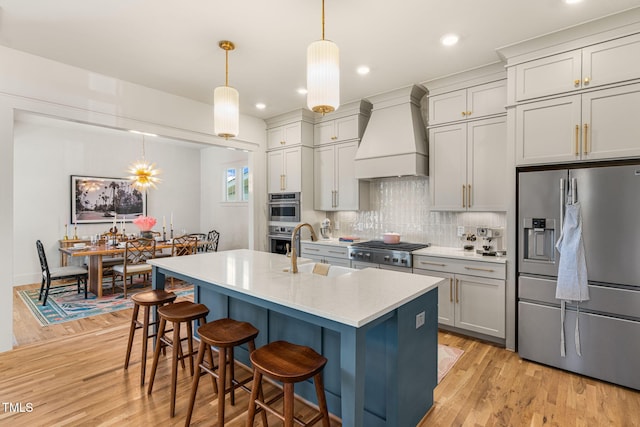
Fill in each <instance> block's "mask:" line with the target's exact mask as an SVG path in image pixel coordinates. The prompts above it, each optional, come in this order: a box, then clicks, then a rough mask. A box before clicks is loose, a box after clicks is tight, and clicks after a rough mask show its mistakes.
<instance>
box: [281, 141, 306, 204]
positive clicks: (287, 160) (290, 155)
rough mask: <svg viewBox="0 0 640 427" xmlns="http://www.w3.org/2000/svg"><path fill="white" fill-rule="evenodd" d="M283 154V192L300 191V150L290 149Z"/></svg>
mask: <svg viewBox="0 0 640 427" xmlns="http://www.w3.org/2000/svg"><path fill="white" fill-rule="evenodd" d="M283 153H284V191H286V192H288V193H290V192H298V191H302V148H301V147H297V148H290V149H287V150H284V151H283Z"/></svg>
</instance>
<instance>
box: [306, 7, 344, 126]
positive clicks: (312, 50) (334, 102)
mask: <svg viewBox="0 0 640 427" xmlns="http://www.w3.org/2000/svg"><path fill="white" fill-rule="evenodd" d="M307 91H308V92H307V106H308V107H309V109H310V110H312V111H314V112H316V113H321V114H323V115H324V114H325V113H330V112H332V111H335V110H337V109H338V107H339V106H340V51H339V49H338V46H337V45H336V44H335V43H334V42H332V41H329V40H325V39H324V0H322V40H318V41H315V42H313V43H311V44H310V45H309V47H308V48H307Z"/></svg>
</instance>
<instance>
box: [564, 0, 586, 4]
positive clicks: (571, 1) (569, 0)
mask: <svg viewBox="0 0 640 427" xmlns="http://www.w3.org/2000/svg"><path fill="white" fill-rule="evenodd" d="M564 2H565V3H566V4H576V3H580V2H582V0H564Z"/></svg>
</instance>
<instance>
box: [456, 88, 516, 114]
mask: <svg viewBox="0 0 640 427" xmlns="http://www.w3.org/2000/svg"><path fill="white" fill-rule="evenodd" d="M506 103H507V81H506V80H500V81H497V82H492V83H487V84H483V85H479V86H473V87H470V88H469V89H467V116H466V118H468V119H477V118H480V117H485V116H491V115H494V114H504V113H505V112H506V110H505V108H504V107H505V104H506Z"/></svg>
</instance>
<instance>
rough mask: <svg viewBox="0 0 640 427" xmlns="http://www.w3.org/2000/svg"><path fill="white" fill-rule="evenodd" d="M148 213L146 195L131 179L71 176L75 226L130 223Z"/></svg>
mask: <svg viewBox="0 0 640 427" xmlns="http://www.w3.org/2000/svg"><path fill="white" fill-rule="evenodd" d="M146 214H147V197H146V194H144V193H142V192H140V191H139V190H137V189H136V188H135V187H134V186H133V185H132V184H131V181H130V180H129V179H127V178H103V177H97V176H79V175H71V223H72V224H92V223H101V222H113V220H114V219H116V220H117V221H118V222H121V221H126V222H131V221H133V220H134V219H135V218H136V217H138V216H140V215H146Z"/></svg>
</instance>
